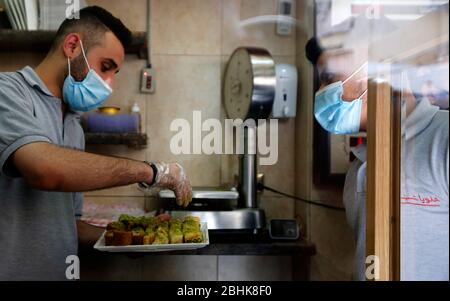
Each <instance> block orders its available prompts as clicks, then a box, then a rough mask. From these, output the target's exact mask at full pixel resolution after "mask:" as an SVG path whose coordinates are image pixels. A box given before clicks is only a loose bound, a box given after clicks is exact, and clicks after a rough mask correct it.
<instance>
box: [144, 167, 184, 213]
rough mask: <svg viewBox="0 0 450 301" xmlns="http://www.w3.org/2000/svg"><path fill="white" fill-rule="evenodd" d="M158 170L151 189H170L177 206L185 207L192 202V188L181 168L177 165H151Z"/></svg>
mask: <svg viewBox="0 0 450 301" xmlns="http://www.w3.org/2000/svg"><path fill="white" fill-rule="evenodd" d="M153 164H154V165H155V166H156V169H157V170H158V172H157V174H156V178H155V183H154V184H153V185H152V186H151V187H158V188H166V189H170V190H172V191H173V192H174V193H175V198H176V202H177V204H178V205H179V206H184V207H186V206H187V205H189V203H190V202H191V201H192V188H191V184H190V183H189V180H188V178H187V177H186V174H185V173H184V170H183V167H182V166H181V165H180V164H178V163H162V162H158V163H153Z"/></svg>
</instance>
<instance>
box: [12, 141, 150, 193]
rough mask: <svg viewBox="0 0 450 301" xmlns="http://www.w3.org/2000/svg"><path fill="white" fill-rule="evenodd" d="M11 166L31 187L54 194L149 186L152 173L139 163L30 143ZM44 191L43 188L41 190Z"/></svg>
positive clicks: (18, 152)
mask: <svg viewBox="0 0 450 301" xmlns="http://www.w3.org/2000/svg"><path fill="white" fill-rule="evenodd" d="M14 163H15V166H16V167H17V168H18V169H19V171H20V172H21V173H22V174H23V176H24V177H25V178H26V179H27V178H28V181H29V182H31V183H37V184H38V186H39V185H43V186H46V188H47V189H48V190H56V191H90V190H97V189H103V188H109V187H115V186H123V185H128V184H133V183H138V182H150V181H151V179H152V177H153V172H152V169H151V168H150V167H149V166H148V165H147V164H145V163H144V162H141V161H134V160H129V159H124V158H117V157H108V156H101V155H96V154H90V153H86V152H82V151H77V150H72V149H66V148H61V147H58V146H55V145H52V144H48V143H33V144H30V145H29V146H27V145H26V146H24V147H22V148H20V149H19V150H18V151H17V152H16V154H14ZM44 188H45V187H44Z"/></svg>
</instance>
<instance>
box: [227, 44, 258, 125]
mask: <svg viewBox="0 0 450 301" xmlns="http://www.w3.org/2000/svg"><path fill="white" fill-rule="evenodd" d="M252 95H253V70H252V65H251V60H250V55H249V53H248V52H247V51H246V49H245V48H239V49H238V50H236V51H235V52H234V54H233V55H232V56H231V58H230V61H229V62H228V67H227V71H226V74H225V82H224V100H225V107H226V110H227V113H228V116H229V117H230V118H233V119H237V118H240V119H242V120H244V119H245V118H246V117H247V115H248V111H249V109H250V103H251V101H252Z"/></svg>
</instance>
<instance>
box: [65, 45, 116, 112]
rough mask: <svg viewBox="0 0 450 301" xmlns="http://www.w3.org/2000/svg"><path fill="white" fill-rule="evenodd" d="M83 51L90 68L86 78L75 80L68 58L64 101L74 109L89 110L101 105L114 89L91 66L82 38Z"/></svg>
mask: <svg viewBox="0 0 450 301" xmlns="http://www.w3.org/2000/svg"><path fill="white" fill-rule="evenodd" d="M80 44H81V51H82V53H83V57H84V60H85V61H86V64H87V66H88V68H89V72H88V74H87V75H86V77H85V79H84V80H83V81H81V82H77V81H75V79H74V78H73V77H72V75H71V74H70V60H69V58H67V63H68V66H69V75H68V76H67V77H66V79H65V81H64V86H63V96H64V101H65V102H66V103H67V104H68V105H69V107H70V108H71V109H72V110H74V111H82V112H87V111H90V110H92V109H95V108H97V107H99V106H100V105H101V104H103V103H104V102H105V101H106V100H107V99H108V97H109V96H110V95H111V94H112V89H111V88H110V87H109V86H108V84H107V83H106V82H105V81H104V80H103V79H102V78H101V77H100V76H99V75H98V74H97V72H95V71H94V69H91V67H90V66H89V63H88V61H87V59H86V54H85V53H84V48H83V43H82V42H81V40H80Z"/></svg>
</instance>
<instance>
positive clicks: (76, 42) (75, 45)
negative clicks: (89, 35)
mask: <svg viewBox="0 0 450 301" xmlns="http://www.w3.org/2000/svg"><path fill="white" fill-rule="evenodd" d="M80 40H81V37H80V35H79V34H78V33H70V34H68V35H67V36H66V37H65V38H64V41H63V42H62V49H63V52H64V55H65V56H66V57H68V58H69V59H73V58H74V57H77V56H78V55H80V53H81V47H80Z"/></svg>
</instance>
